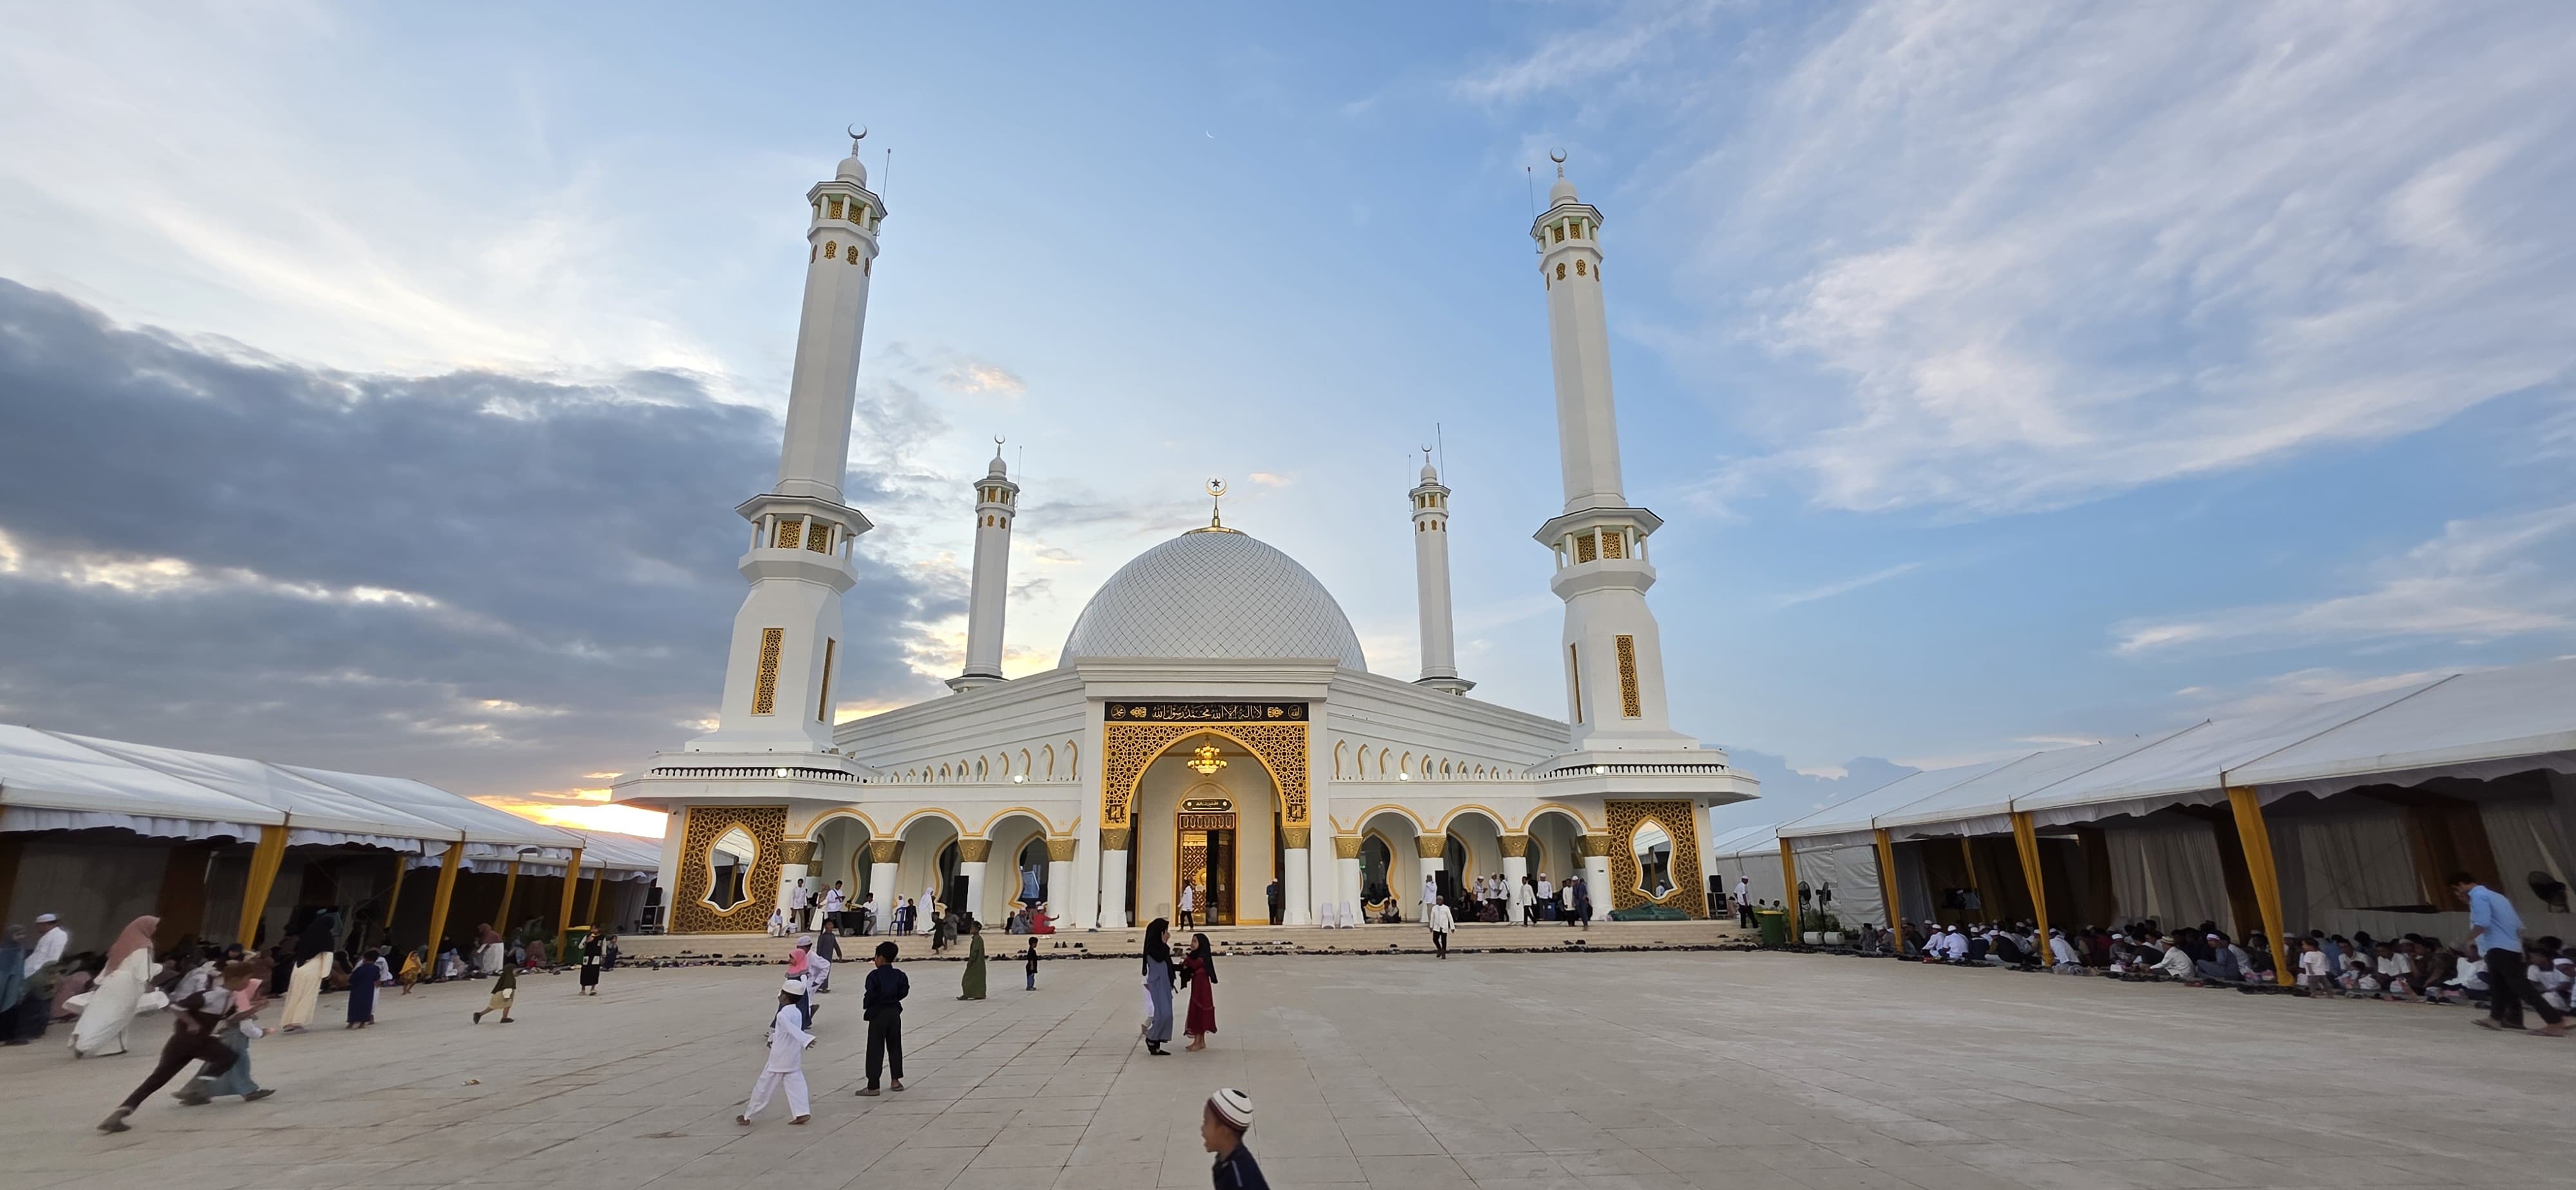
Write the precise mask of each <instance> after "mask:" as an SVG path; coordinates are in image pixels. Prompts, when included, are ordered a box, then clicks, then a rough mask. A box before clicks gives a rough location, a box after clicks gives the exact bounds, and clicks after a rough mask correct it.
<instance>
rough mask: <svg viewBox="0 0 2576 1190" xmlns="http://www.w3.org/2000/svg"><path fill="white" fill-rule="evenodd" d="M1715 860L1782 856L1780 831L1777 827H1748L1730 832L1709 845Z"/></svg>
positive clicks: (1710, 853)
mask: <svg viewBox="0 0 2576 1190" xmlns="http://www.w3.org/2000/svg"><path fill="white" fill-rule="evenodd" d="M1708 847H1709V855H1710V857H1711V858H1714V859H1733V858H1735V857H1737V856H1743V855H1757V854H1763V853H1768V854H1771V855H1778V854H1780V830H1779V828H1778V827H1775V826H1748V827H1742V828H1739V829H1737V830H1732V831H1728V832H1727V833H1725V834H1723V835H1720V836H1718V837H1717V838H1716V840H1715V841H1713V842H1711V843H1710V844H1709V845H1708Z"/></svg>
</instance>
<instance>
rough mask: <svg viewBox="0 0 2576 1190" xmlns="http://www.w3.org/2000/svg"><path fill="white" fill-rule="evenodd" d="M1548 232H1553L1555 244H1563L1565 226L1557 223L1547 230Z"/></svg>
mask: <svg viewBox="0 0 2576 1190" xmlns="http://www.w3.org/2000/svg"><path fill="white" fill-rule="evenodd" d="M1548 230H1549V231H1553V232H1555V233H1556V242H1557V243H1560V244H1562V243H1564V242H1565V225H1564V224H1562V223H1559V224H1557V225H1556V226H1554V227H1551V228H1549V229H1548Z"/></svg>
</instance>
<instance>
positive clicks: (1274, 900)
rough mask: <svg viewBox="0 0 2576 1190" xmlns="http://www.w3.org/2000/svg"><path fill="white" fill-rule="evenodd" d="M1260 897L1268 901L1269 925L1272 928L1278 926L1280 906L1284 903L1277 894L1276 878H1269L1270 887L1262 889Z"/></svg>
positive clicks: (1278, 893)
mask: <svg viewBox="0 0 2576 1190" xmlns="http://www.w3.org/2000/svg"><path fill="white" fill-rule="evenodd" d="M1261 895H1262V896H1263V897H1265V898H1268V900H1269V901H1270V924H1272V925H1274V926H1275V925H1278V924H1279V917H1280V906H1281V905H1282V904H1283V903H1284V902H1283V900H1282V899H1281V896H1280V892H1279V878H1278V877H1276V876H1273V877H1271V878H1270V887H1268V888H1266V889H1263V890H1262V893H1261Z"/></svg>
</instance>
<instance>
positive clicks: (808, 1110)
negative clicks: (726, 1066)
mask: <svg viewBox="0 0 2576 1190" xmlns="http://www.w3.org/2000/svg"><path fill="white" fill-rule="evenodd" d="M804 999H805V981H804V980H802V979H789V980H788V981H787V982H786V983H785V984H784V985H782V986H781V987H780V988H779V989H778V1016H777V1019H775V1020H772V1021H771V1022H770V1023H769V1062H768V1064H766V1065H764V1066H762V1067H761V1068H760V1078H759V1079H758V1080H757V1081H755V1082H753V1083H752V1084H751V1101H750V1102H748V1103H746V1104H744V1105H743V1109H742V1114H741V1115H739V1116H736V1117H734V1123H737V1124H746V1125H747V1124H749V1123H751V1118H752V1117H753V1116H756V1115H759V1114H760V1112H761V1109H763V1108H766V1107H768V1106H769V1100H770V1097H771V1096H773V1095H776V1094H777V1093H778V1090H779V1088H781V1087H784V1088H786V1089H787V1111H788V1114H790V1115H791V1116H793V1117H794V1118H793V1119H790V1120H789V1121H787V1122H788V1123H790V1124H802V1123H804V1122H805V1121H807V1120H810V1119H813V1118H814V1104H813V1100H812V1099H811V1097H810V1096H808V1095H807V1093H806V1090H805V1047H806V1046H809V1045H812V1044H814V1035H813V1034H811V1033H808V1032H806V1031H805V1013H804V1012H803V1010H801V1009H800V1008H798V1007H797V1006H798V1005H799V1004H800V1003H802V1002H803V1001H804Z"/></svg>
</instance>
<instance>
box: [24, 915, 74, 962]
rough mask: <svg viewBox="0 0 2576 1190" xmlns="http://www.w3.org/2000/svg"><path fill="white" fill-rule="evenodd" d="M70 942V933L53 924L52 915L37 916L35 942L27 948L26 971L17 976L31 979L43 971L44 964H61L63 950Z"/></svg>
mask: <svg viewBox="0 0 2576 1190" xmlns="http://www.w3.org/2000/svg"><path fill="white" fill-rule="evenodd" d="M71 942H72V932H71V931H70V930H66V929H64V928H63V927H61V926H60V925H57V924H55V922H54V915H53V914H50V913H39V914H37V915H36V940H35V941H34V942H32V943H30V944H28V946H27V969H26V970H24V971H21V972H19V973H18V974H19V976H20V977H21V978H33V977H34V976H35V974H36V972H38V971H42V970H44V969H45V964H47V963H58V962H61V961H62V958H63V948H64V947H67V946H70V945H71Z"/></svg>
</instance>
